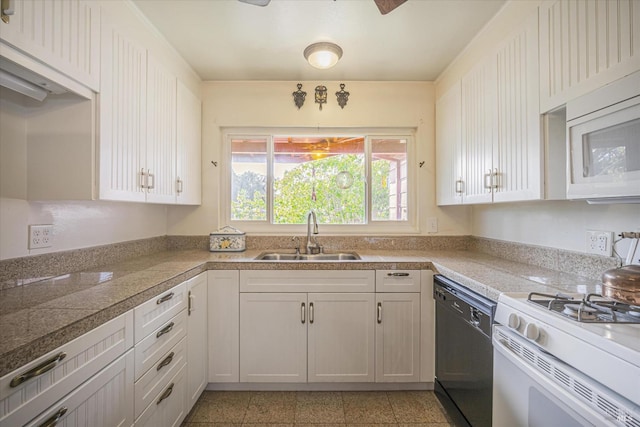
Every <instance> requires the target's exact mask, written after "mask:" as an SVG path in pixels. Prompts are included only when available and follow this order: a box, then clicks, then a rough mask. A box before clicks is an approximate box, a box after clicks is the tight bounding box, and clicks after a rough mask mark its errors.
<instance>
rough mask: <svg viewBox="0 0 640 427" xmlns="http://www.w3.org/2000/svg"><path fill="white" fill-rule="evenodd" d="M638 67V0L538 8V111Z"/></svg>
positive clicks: (557, 0) (562, 0) (585, 0)
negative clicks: (539, 73)
mask: <svg viewBox="0 0 640 427" xmlns="http://www.w3.org/2000/svg"><path fill="white" fill-rule="evenodd" d="M638 69H640V4H638V1H637V0H623V1H618V0H599V1H596V0H581V1H569V0H553V1H548V2H545V3H544V4H543V5H542V6H541V8H540V72H541V76H540V77H541V79H540V82H541V86H540V111H541V112H546V111H550V110H552V109H554V108H557V107H559V106H561V105H563V104H565V103H566V102H567V101H569V100H572V99H574V98H576V97H578V96H580V95H583V94H585V93H588V92H591V91H592V90H594V89H597V88H599V87H602V86H604V85H605V84H607V83H610V82H612V81H614V80H617V79H618V78H620V77H623V76H625V75H628V74H631V73H632V72H634V71H636V70H638Z"/></svg>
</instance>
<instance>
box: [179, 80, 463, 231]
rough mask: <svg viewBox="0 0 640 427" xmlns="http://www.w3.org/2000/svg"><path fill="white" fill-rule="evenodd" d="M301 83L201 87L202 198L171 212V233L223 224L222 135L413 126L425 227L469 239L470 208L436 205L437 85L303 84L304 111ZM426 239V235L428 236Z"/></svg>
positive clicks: (249, 83)
mask: <svg viewBox="0 0 640 427" xmlns="http://www.w3.org/2000/svg"><path fill="white" fill-rule="evenodd" d="M297 83H299V82H296V81H289V82H255V81H247V82H206V83H204V84H203V91H202V100H203V109H202V111H203V113H202V114H203V119H202V126H203V133H202V156H203V159H202V161H203V175H202V176H203V185H202V188H203V194H202V206H200V207H171V208H169V215H168V229H169V234H170V235H202V234H208V233H209V232H210V231H213V230H216V229H218V228H220V227H221V226H223V225H225V224H222V223H221V221H222V220H221V219H220V218H222V216H223V215H222V214H223V210H222V209H223V208H224V206H225V203H227V201H222V202H221V203H219V202H218V197H219V194H220V192H219V183H220V170H221V168H220V167H214V166H213V165H212V164H211V162H212V161H215V162H218V165H221V163H222V162H224V161H225V159H223V158H222V157H221V156H222V154H221V153H222V151H221V150H222V134H221V128H224V127H312V128H317V127H320V128H322V127H411V128H416V129H417V131H416V144H417V158H416V159H410V161H415V162H416V163H418V162H420V161H424V162H425V164H424V166H423V167H422V168H418V169H417V171H418V185H419V200H418V205H419V212H420V229H421V230H425V229H426V227H425V225H426V224H425V221H426V218H428V217H437V218H438V222H439V234H456V235H461V234H469V232H470V216H469V214H470V209H469V208H466V207H462V208H459V209H457V210H446V211H444V210H440V209H439V208H437V206H436V204H435V158H434V153H435V148H434V147H435V143H434V136H435V130H434V120H435V113H434V87H433V84H432V83H430V82H301V83H302V84H303V88H302V90H304V91H306V92H307V98H306V102H305V104H304V106H303V107H302V108H301V109H300V110H298V109H297V108H296V106H295V105H294V103H293V97H292V95H291V94H292V92H294V91H295V90H296V89H297V87H296V84H297ZM340 83H345V84H346V87H345V90H347V91H349V92H350V93H351V95H350V97H349V103H348V104H347V106H346V107H345V108H344V110H342V109H340V108H339V106H338V105H337V102H336V99H335V96H334V93H335V92H336V91H338V90H339V89H340V88H339V84H340ZM319 84H323V85H325V86H326V87H327V89H328V92H329V101H328V104H326V105H325V106H323V110H322V111H320V110H319V109H318V105H317V104H315V103H314V97H313V95H314V88H315V87H316V86H317V85H319ZM421 234H426V233H425V232H424V231H423V232H421Z"/></svg>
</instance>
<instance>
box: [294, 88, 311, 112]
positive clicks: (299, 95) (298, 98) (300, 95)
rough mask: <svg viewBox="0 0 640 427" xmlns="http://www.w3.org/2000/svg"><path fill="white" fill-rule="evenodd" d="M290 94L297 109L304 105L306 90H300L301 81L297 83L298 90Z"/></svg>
mask: <svg viewBox="0 0 640 427" xmlns="http://www.w3.org/2000/svg"><path fill="white" fill-rule="evenodd" d="M292 95H293V102H295V104H296V107H298V110H299V109H300V107H302V106H303V105H304V99H305V97H306V96H307V92H303V91H302V84H301V83H298V90H296V91H295V92H293V93H292Z"/></svg>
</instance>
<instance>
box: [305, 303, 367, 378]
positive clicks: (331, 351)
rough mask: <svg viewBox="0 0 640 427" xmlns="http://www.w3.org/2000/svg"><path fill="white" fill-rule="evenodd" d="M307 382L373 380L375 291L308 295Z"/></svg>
mask: <svg viewBox="0 0 640 427" xmlns="http://www.w3.org/2000/svg"><path fill="white" fill-rule="evenodd" d="M308 300H309V309H308V313H309V315H308V317H309V347H308V351H309V353H308V354H309V362H308V369H309V371H308V380H309V382H373V380H374V378H375V371H374V366H375V363H374V357H375V352H374V348H375V346H374V339H375V333H374V323H373V312H374V294H373V293H318V294H309V297H308Z"/></svg>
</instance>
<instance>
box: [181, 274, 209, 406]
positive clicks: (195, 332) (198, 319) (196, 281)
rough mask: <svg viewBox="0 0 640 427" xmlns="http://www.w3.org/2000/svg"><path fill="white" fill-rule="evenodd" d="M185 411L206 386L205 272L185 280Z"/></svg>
mask: <svg viewBox="0 0 640 427" xmlns="http://www.w3.org/2000/svg"><path fill="white" fill-rule="evenodd" d="M187 303H188V304H187V340H186V347H187V411H189V410H191V408H193V405H195V403H196V401H197V400H198V398H199V397H200V394H201V393H202V391H203V390H204V389H205V387H206V386H207V342H208V334H207V273H206V272H205V273H200V274H199V275H197V276H196V277H194V278H192V279H189V280H188V281H187Z"/></svg>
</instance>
